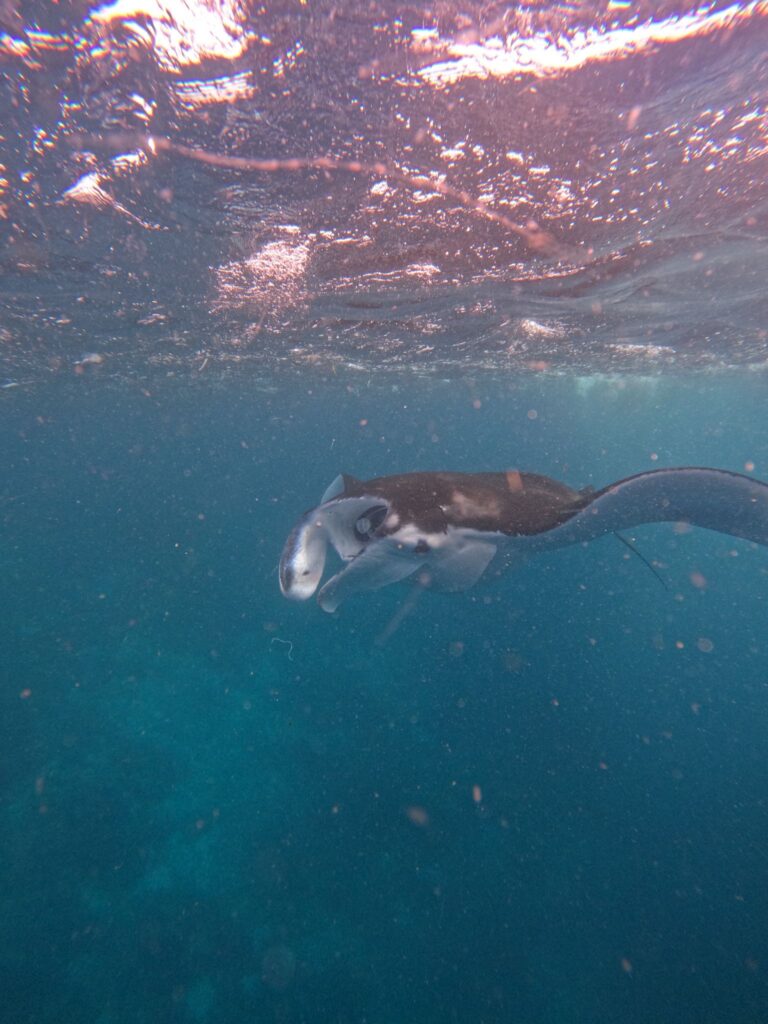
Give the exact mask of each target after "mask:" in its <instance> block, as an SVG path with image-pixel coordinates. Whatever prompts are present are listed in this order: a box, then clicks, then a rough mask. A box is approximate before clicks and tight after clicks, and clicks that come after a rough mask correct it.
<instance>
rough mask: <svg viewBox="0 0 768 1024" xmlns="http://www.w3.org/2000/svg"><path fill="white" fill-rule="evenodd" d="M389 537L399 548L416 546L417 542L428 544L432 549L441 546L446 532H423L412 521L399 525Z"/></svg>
mask: <svg viewBox="0 0 768 1024" xmlns="http://www.w3.org/2000/svg"><path fill="white" fill-rule="evenodd" d="M391 539H392V540H394V541H395V543H396V544H397V545H398V546H399V547H400V548H411V547H416V545H417V544H428V545H429V548H430V550H432V549H434V548H439V547H442V545H443V544H444V543H445V541H446V534H444V533H425V532H424V530H420V529H419V528H418V526H416V525H415V524H414V523H408V524H407V525H405V526H401V527H400V529H399V530H398V531H397V532H396V533H393V534H392V537H391Z"/></svg>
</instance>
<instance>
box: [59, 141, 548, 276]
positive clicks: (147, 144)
mask: <svg viewBox="0 0 768 1024" xmlns="http://www.w3.org/2000/svg"><path fill="white" fill-rule="evenodd" d="M69 141H70V143H71V145H73V146H75V147H77V148H79V149H86V148H89V147H93V148H107V149H110V150H115V151H117V152H122V151H124V150H125V149H126V148H130V149H140V150H144V151H145V152H147V153H150V154H152V155H153V156H154V155H157V154H158V153H167V154H169V155H174V156H178V157H182V158H183V159H185V160H193V161H195V162H197V163H201V164H207V165H208V166H210V167H222V168H227V169H229V170H233V171H244V172H250V173H257V174H276V173H279V172H281V171H287V172H299V171H327V172H330V173H339V172H340V173H346V174H354V175H363V176H367V177H370V176H378V177H383V178H390V179H391V180H392V181H397V182H399V183H400V184H401V185H405V186H407V187H408V188H409V189H411V190H412V191H414V192H419V191H431V192H436V193H438V194H439V195H441V196H445V198H446V199H453V200H454V201H455V202H457V203H458V204H459V205H460V206H462V207H464V209H466V210H469V212H470V213H474V214H476V215H477V216H478V217H483V218H484V219H485V220H490V221H492V222H493V223H495V224H499V225H500V226H501V227H503V228H504V229H505V230H506V231H509V232H511V233H512V234H514V235H516V236H517V237H518V238H520V239H521V240H522V241H523V242H524V243H525V245H526V246H527V247H528V248H529V249H530V250H531V251H532V252H534V253H538V254H540V255H542V256H545V257H548V258H553V259H556V258H562V257H564V256H565V255H566V246H564V245H563V244H562V243H560V242H559V241H558V240H557V239H556V238H555V236H554V235H553V234H552V233H551V232H550V231H546V230H545V229H543V228H542V227H540V226H539V225H538V224H537V223H536V221H534V220H529V221H527V222H526V223H525V224H518V223H517V222H516V221H514V220H512V218H511V217H508V216H507V215H506V214H504V213H500V212H499V211H498V210H494V209H493V208H492V207H491V206H489V205H488V204H487V203H485V202H483V200H482V199H477V198H476V197H475V196H473V195H471V194H470V193H469V192H466V191H464V190H463V189H460V188H455V187H454V186H453V185H449V184H448V183H447V182H445V181H442V180H440V179H437V178H431V177H429V176H428V175H426V174H411V173H409V172H408V171H403V170H401V169H400V168H399V167H396V166H395V165H393V164H390V163H385V162H383V161H379V160H374V161H363V160H344V159H339V158H336V157H331V156H316V157H284V158H280V157H275V158H273V157H243V156H230V155H229V154H226V153H213V152H211V151H209V150H206V149H200V148H197V147H193V146H185V145H183V144H182V143H179V142H173V141H172V140H171V139H168V138H165V137H164V136H162V135H143V134H140V133H126V132H114V133H108V134H106V135H100V136H93V135H87V134H79V135H73V136H71V137H70V140H69Z"/></svg>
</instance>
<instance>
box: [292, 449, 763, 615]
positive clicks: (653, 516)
mask: <svg viewBox="0 0 768 1024" xmlns="http://www.w3.org/2000/svg"><path fill="white" fill-rule="evenodd" d="M658 522H687V523H691V524H692V525H694V526H702V527H705V528H706V529H709V530H717V531H718V532H720V533H727V534H730V535H731V536H733V537H741V538H743V539H745V540H748V541H753V542H754V543H755V544H763V545H766V546H768V484H765V483H762V482H761V481H760V480H754V479H753V478H752V477H748V476H744V475H743V474H741V473H731V472H729V471H727V470H724V469H706V468H696V467H686V468H683V469H656V470H652V471H650V472H648V473H638V474H637V475H636V476H630V477H627V478H626V479H624V480H619V481H617V482H616V483H613V484H609V486H608V487H604V488H603V489H602V490H600V491H594V490H591V489H586V490H583V491H576V490H573V489H572V488H570V487H568V486H567V485H566V484H563V483H560V482H559V481H557V480H553V479H551V478H550V477H547V476H539V475H538V474H536V473H521V472H518V471H517V470H510V471H509V472H506V473H403V474H401V475H399V476H383V477H376V478H375V479H374V480H357V479H355V478H354V477H351V476H347V475H345V474H342V475H341V476H338V477H337V478H336V479H335V480H334V481H333V483H332V484H331V485H330V487H329V488H328V489H327V491H326V492H325V494H324V495H323V497H322V499H321V502H320V504H319V505H318V506H317V507H316V508H313V509H311V510H310V511H309V512H307V513H306V515H304V516H303V517H302V518H301V519H300V520H299V522H298V523H297V524H296V526H295V527H294V528H293V530H292V531H291V534H290V536H289V537H288V540H287V541H286V542H285V547H284V548H283V554H282V557H281V559H280V589H281V590H282V592H283V594H284V595H285V596H286V597H289V598H294V599H296V600H299V601H305V600H307V598H309V597H311V596H312V595H313V594H314V593H315V591H316V590H317V588H318V586H319V584H320V580H321V578H322V575H323V569H324V567H325V556H326V550H327V547H328V544H329V543H330V544H332V545H333V547H334V548H335V549H336V551H337V552H338V554H339V555H340V557H341V558H342V559H343V560H344V561H345V562H346V563H348V564H347V565H346V567H345V568H343V569H342V570H341V571H340V572H338V573H337V574H336V575H335V576H332V577H331V579H329V580H328V582H327V583H326V584H325V585H324V586H323V587H322V588H321V590H320V592H319V594H318V602H319V604H320V607H321V608H323V609H324V610H325V611H327V612H334V611H335V610H336V609H337V608H338V606H339V605H340V604H341V602H342V601H345V600H346V599H347V598H348V597H350V596H351V595H352V594H357V593H359V592H362V591H366V590H378V589H379V588H380V587H385V586H386V585H387V584H388V583H395V582H397V581H398V580H403V579H405V578H406V577H408V576H412V575H413V574H414V573H416V572H417V571H419V570H421V571H420V572H419V582H420V583H421V584H422V585H424V586H427V587H430V588H432V589H435V590H448V591H451V590H454V591H455V590H466V589H467V588H468V587H471V586H472V585H473V584H474V583H476V582H477V581H478V580H479V579H480V577H481V576H482V575H483V573H484V572H485V571H486V570H487V569H488V567H489V566H490V564H491V562H492V561H493V560H494V558H496V556H497V555H502V556H503V555H504V554H507V555H509V554H512V555H513V556H514V555H515V554H520V555H532V554H538V553H540V552H545V551H550V550H553V549H554V548H561V547H567V546H569V545H571V544H581V543H584V542H585V541H590V540H594V539H595V538H597V537H602V536H604V535H605V534H608V533H616V532H617V531H618V530H626V529H630V528H631V527H634V526H640V525H641V524H642V523H658Z"/></svg>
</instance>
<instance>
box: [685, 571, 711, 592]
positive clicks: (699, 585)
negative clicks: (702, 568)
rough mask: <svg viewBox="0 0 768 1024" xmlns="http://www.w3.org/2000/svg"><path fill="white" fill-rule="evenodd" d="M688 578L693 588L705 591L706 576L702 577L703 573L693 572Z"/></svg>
mask: <svg viewBox="0 0 768 1024" xmlns="http://www.w3.org/2000/svg"><path fill="white" fill-rule="evenodd" d="M688 578H689V579H690V581H691V583H692V584H693V586H694V587H696V589H697V590H705V589H706V586H707V578H706V576H704V574H703V573H700V572H696V571H694V572H692V573H691V575H690V576H689V577H688Z"/></svg>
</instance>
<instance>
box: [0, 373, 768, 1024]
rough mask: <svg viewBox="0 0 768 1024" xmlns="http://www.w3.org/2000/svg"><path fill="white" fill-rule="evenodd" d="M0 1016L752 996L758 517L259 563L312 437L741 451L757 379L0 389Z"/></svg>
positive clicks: (766, 588)
mask: <svg viewBox="0 0 768 1024" xmlns="http://www.w3.org/2000/svg"><path fill="white" fill-rule="evenodd" d="M0 418H1V419H2V423H1V425H0V430H1V431H2V437H3V453H2V466H3V473H2V491H1V494H2V497H0V514H2V520H3V530H2V540H1V542H0V561H1V562H2V578H3V584H4V586H3V592H2V615H0V628H1V629H2V651H3V657H2V674H3V681H2V686H0V700H1V701H2V719H1V725H0V728H1V729H2V745H1V746H0V767H1V769H2V771H1V774H0V837H1V838H0V877H1V878H2V888H3V902H2V906H3V913H2V916H1V917H0V965H1V966H0V970H1V971H2V1006H3V1010H2V1020H3V1021H6V1022H8V1024H165V1022H169V1024H170V1022H173V1024H176V1022H178V1024H186V1022H190V1024H203V1022H210V1024H257V1022H262V1021H264V1022H272V1021H274V1022H279V1024H299V1022H306V1024H353V1022H355V1024H363V1022H366V1024H405V1022H414V1024H415V1022H418V1024H444V1022H448V1024H451V1022H462V1024H464V1022H466V1024H470V1022H471V1024H479V1022H485V1024H495V1022H500V1024H501V1022H519V1024H596V1022H600V1024H613V1022H616V1024H618V1022H622V1024H667V1022H668V1024H764V1022H765V1021H766V1020H768V981H767V977H768V931H767V930H766V921H768V916H767V915H768V857H766V849H767V847H766V841H767V839H768V818H767V816H766V800H767V799H768V797H767V796H766V794H767V793H768V758H766V739H765V738H766V735H767V734H768V672H767V671H766V664H767V663H768V662H767V660H766V657H767V654H768V646H767V645H768V641H767V640H766V611H767V610H768V553H767V552H766V550H765V549H758V548H756V547H755V546H753V545H749V544H747V543H744V542H740V541H735V540H733V539H732V538H728V537H725V536H722V535H719V534H714V533H709V532H706V531H692V532H680V531H679V530H676V529H675V527H674V526H672V525H660V526H648V527H643V528H642V529H638V530H637V531H636V532H634V533H633V537H634V539H635V541H636V543H637V545H638V547H639V549H640V550H641V552H642V553H643V555H644V556H645V557H646V558H647V559H649V560H652V561H653V563H654V565H655V566H656V568H657V569H658V571H659V572H660V574H661V575H662V577H663V578H664V580H665V582H666V584H667V587H668V589H664V587H663V586H661V585H660V583H659V582H658V580H656V579H655V578H654V576H653V575H652V573H651V572H649V571H648V569H647V568H646V567H645V566H644V565H643V564H642V562H641V561H640V560H639V559H636V558H634V557H632V556H630V554H629V552H628V551H627V549H626V548H625V547H623V546H622V545H621V544H620V543H618V541H616V540H614V539H613V538H605V539H603V540H600V541H597V542H595V543H593V544H592V545H590V546H589V547H588V548H583V549H581V548H574V549H568V550H564V551H559V552H554V553H552V554H551V555H547V556H545V557H540V558H538V559H537V560H535V561H531V562H530V563H529V564H527V565H525V566H522V567H521V568H519V569H518V570H517V572H514V573H510V574H509V575H507V576H505V577H504V578H502V579H500V580H496V581H491V582H490V583H486V584H481V585H479V586H478V587H476V588H475V589H473V590H471V591H469V592H467V593H465V594H454V595H451V594H448V595H443V594H432V593H429V592H427V593H422V594H421V595H420V597H419V598H418V599H417V600H416V599H414V600H410V603H409V605H408V609H407V614H405V615H403V616H399V615H398V612H399V610H400V609H401V608H402V606H403V602H406V601H409V599H410V597H411V596H412V594H411V590H410V589H409V585H408V584H403V585H400V586H394V587H390V588H387V589H386V590H384V591H381V592H379V593H373V594H368V595H362V596H360V597H358V598H356V599H351V600H350V601H349V602H347V603H345V604H344V605H343V606H342V607H341V609H340V610H339V612H338V613H336V614H335V615H332V616H331V615H327V614H325V613H324V612H322V611H321V610H320V609H319V608H318V606H317V605H316V603H315V602H314V601H310V602H308V603H306V604H292V603H289V602H287V601H286V600H285V599H284V598H283V597H282V596H281V594H280V592H279V588H278V581H277V562H278V559H279V556H280V551H281V547H282V544H283V542H284V540H285V538H286V536H287V534H288V531H289V530H290V528H291V526H292V525H293V523H294V522H295V520H296V519H297V518H298V516H299V515H301V513H302V512H304V511H305V510H306V509H307V508H309V507H311V506H313V505H315V504H316V503H317V502H318V501H319V499H320V495H321V494H322V492H323V490H324V489H325V487H326V486H327V485H328V483H329V482H330V481H331V480H332V479H333V478H334V476H335V475H336V474H337V473H338V472H339V471H340V470H344V471H346V472H349V473H352V474H355V475H358V476H360V477H363V478H365V477H372V476H375V475H380V474H388V473H397V472H405V471H410V470H414V469H455V470H469V471H471V470H480V469H508V468H519V469H524V470H531V471H536V472H542V473H546V474H549V475H552V476H554V477H556V478H558V479H562V480H565V481H567V482H568V483H570V484H572V485H574V486H579V487H580V486H584V485H588V484H592V485H594V486H596V487H600V486H603V485H604V484H606V483H609V482H611V481H612V480H615V479H618V478H620V477H623V476H626V475H629V474H632V473H635V472H639V471H641V470H645V469H650V468H658V467H662V466H673V465H691V464H693V465H697V464H699V465H712V466H721V467H724V468H729V469H734V470H738V471H742V472H743V471H745V467H747V469H748V470H749V469H750V468H751V467H754V473H755V475H756V476H759V477H762V478H763V479H766V478H768V440H767V439H766V435H765V431H756V429H755V425H756V424H757V423H761V422H764V383H763V382H762V380H761V379H760V378H758V377H757V376H752V377H750V376H741V377H738V378H736V377H733V378H731V377H727V376H723V377H720V378H715V377H711V378H708V377H689V378H687V379H682V378H675V377H669V378H666V379H658V378H656V379H647V380H644V379H634V380H627V381H621V380H619V379H608V378H600V377H591V378H584V379H583V380H579V379H576V378H574V377H571V378H557V377H551V378H549V377H546V376H543V377H536V376H534V375H532V376H530V377H529V378H528V379H527V381H526V380H522V381H521V380H518V381H516V382H514V383H510V382H500V381H497V380H493V379H490V378H488V379H484V378H482V377H479V378H478V379H477V380H476V381H475V382H474V383H473V384H467V383H462V382H459V381H452V382H443V383H440V382H437V381H434V380H433V381H430V382H429V383H427V382H420V381H419V380H418V379H413V380H409V379H408V378H407V377H403V378H402V379H400V381H399V383H397V384H392V385H391V386H390V385H387V384H384V383H382V382H381V381H380V380H379V381H376V380H367V379H366V378H360V377H352V376H350V377H349V378H348V379H343V380H342V379H331V380H326V379H321V380H316V379H315V378H314V377H313V376H312V374H311V372H308V371H307V372H303V373H297V374H296V375H295V376H293V377H291V378H286V379H284V380H283V381H282V382H280V381H276V382H274V384H273V385H272V386H270V387H269V388H266V387H260V386H257V385H255V384H253V383H249V382H248V381H247V380H246V379H243V380H241V381H236V382H233V381H230V382H228V383H227V384H226V385H217V384H214V383H207V382H206V380H205V377H204V374H201V375H200V380H199V382H195V383H194V384H190V383H189V382H186V383H184V384H181V383H177V384H173V383H168V382H163V383H157V384H145V385H133V384H129V383H123V384H119V383H116V382H102V381H100V380H99V379H98V367H97V368H96V373H95V375H94V376H93V377H92V376H90V375H89V374H87V373H86V374H84V375H83V376H81V377H79V378H75V379H73V381H72V382H71V384H68V385H67V386H66V387H65V386H62V385H61V383H59V384H56V385H52V386H50V387H46V386H40V387H35V388H31V389H29V390H25V389H24V388H12V389H8V390H5V391H2V392H0Z"/></svg>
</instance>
